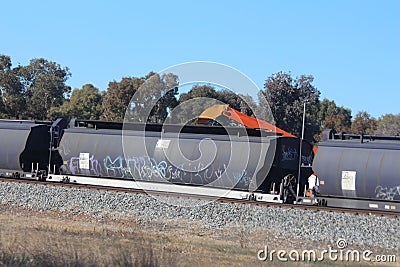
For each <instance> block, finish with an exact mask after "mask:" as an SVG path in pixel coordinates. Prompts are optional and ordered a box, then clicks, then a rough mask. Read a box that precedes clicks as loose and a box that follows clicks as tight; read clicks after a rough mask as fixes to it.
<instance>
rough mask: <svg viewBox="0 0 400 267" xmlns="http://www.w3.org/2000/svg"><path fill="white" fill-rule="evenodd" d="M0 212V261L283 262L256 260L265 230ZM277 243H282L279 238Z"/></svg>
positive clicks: (26, 263)
mask: <svg viewBox="0 0 400 267" xmlns="http://www.w3.org/2000/svg"><path fill="white" fill-rule="evenodd" d="M0 212H1V215H0V266H191V267H194V266H249V265H251V266H286V265H287V263H283V262H278V261H274V263H273V264H271V262H260V261H258V260H257V251H258V249H260V248H262V244H263V243H265V235H268V234H269V233H266V232H265V230H264V231H263V232H262V233H260V232H253V233H252V232H251V231H249V230H248V229H247V230H246V228H244V227H243V226H238V227H236V228H232V229H230V230H222V231H215V230H207V229H204V228H202V227H201V225H194V224H193V223H190V224H188V223H184V222H179V221H169V222H160V223H152V224H151V225H150V224H149V225H143V224H140V225H139V224H137V223H136V222H135V221H132V220H131V221H128V220H127V221H116V220H111V219H107V218H103V219H102V220H94V219H93V218H92V217H90V216H87V217H85V216H82V215H71V214H66V213H65V214H62V213H51V212H46V213H37V212H33V211H30V210H16V209H13V210H10V209H8V208H6V207H0ZM278 242H279V244H280V245H283V244H284V242H283V240H282V242H281V241H279V240H278ZM279 244H278V243H277V244H274V245H275V246H274V248H278V247H279ZM327 263H328V264H329V262H322V263H313V264H307V263H297V264H296V263H295V264H294V266H325V265H326V264H327ZM332 264H333V265H332ZM332 264H331V265H330V266H336V265H337V263H332ZM292 266H293V264H292ZM341 266H353V264H343V265H341ZM385 266H390V265H385Z"/></svg>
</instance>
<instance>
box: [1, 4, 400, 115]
mask: <svg viewBox="0 0 400 267" xmlns="http://www.w3.org/2000/svg"><path fill="white" fill-rule="evenodd" d="M1 21H2V23H1V24H2V25H1V28H0V29H1V31H0V33H1V35H0V36H1V39H0V40H1V41H0V54H5V55H8V56H10V57H11V59H12V62H13V65H14V66H16V65H17V64H22V65H26V64H28V63H29V60H30V59H32V58H39V57H43V58H45V59H47V60H51V61H55V62H57V63H59V64H60V65H61V66H63V67H65V66H66V67H69V68H70V71H71V73H72V77H71V78H70V79H69V80H68V82H67V83H68V84H69V85H70V86H72V88H81V87H82V86H83V85H84V84H86V83H92V84H94V85H95V86H96V87H98V88H99V89H101V90H105V89H106V88H107V84H108V82H109V81H112V80H117V81H118V80H120V79H121V78H122V77H125V76H143V75H145V74H147V73H148V72H149V71H151V70H153V71H156V72H158V71H161V70H163V69H165V68H167V67H169V66H171V65H175V64H179V63H184V62H188V61H198V60H200V61H213V62H219V63H223V64H226V65H229V66H231V67H233V68H236V69H238V70H240V71H242V72H243V73H245V74H246V75H247V76H249V77H250V78H251V79H252V80H253V81H254V82H255V83H256V84H257V85H258V86H259V87H260V88H262V86H263V84H264V81H265V80H266V79H267V78H268V77H269V76H270V75H271V74H273V73H276V72H279V71H285V72H289V71H290V72H291V73H292V74H293V76H298V75H301V74H309V75H313V76H314V78H315V83H314V84H315V85H316V86H317V88H318V89H319V90H320V91H321V93H322V98H323V97H327V98H329V99H330V100H335V102H336V103H337V104H338V105H343V106H345V107H347V108H350V109H351V110H352V111H353V114H355V113H356V112H357V111H360V110H365V111H367V112H369V113H370V114H371V115H373V116H375V117H379V116H380V115H382V114H386V113H394V114H397V113H400V104H399V100H400V99H399V96H400V84H399V82H398V81H399V77H400V1H397V0H393V1H385V0H382V1H378V0H376V1H368V0H362V1H351V0H348V1H317V0H314V1H304V0H302V1H296V0H292V1H285V0H275V1H267V0H265V1H261V0H259V1H257V0H253V1H217V0H213V1H208V0H205V1H159V2H158V1H138V2H137V1H86V0H80V1H75V0H71V1H54V0H53V1H18V0H15V1H3V2H2V4H1Z"/></svg>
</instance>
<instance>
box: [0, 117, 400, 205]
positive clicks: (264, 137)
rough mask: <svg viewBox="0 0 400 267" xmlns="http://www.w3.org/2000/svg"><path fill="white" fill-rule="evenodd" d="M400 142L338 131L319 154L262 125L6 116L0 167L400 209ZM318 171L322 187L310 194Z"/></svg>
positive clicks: (89, 180) (161, 187)
mask: <svg viewBox="0 0 400 267" xmlns="http://www.w3.org/2000/svg"><path fill="white" fill-rule="evenodd" d="M399 141H400V140H399V138H397V137H390V138H389V137H386V138H381V137H377V136H364V137H361V141H360V139H357V136H355V135H352V136H350V135H347V136H345V135H341V136H338V135H336V134H334V133H332V132H330V133H329V134H327V138H326V141H324V142H321V143H320V144H319V146H318V151H317V153H316V154H315V155H314V151H313V149H314V148H313V146H312V145H311V144H310V143H308V142H306V141H304V140H301V139H299V138H295V137H290V136H282V135H280V134H277V133H274V132H270V131H266V130H262V129H249V128H244V127H218V126H212V127H210V126H178V125H155V124H135V123H125V124H122V123H117V122H103V121H91V120H71V122H70V125H69V127H67V122H66V121H65V120H63V119H58V120H56V121H54V122H46V121H10V120H0V144H1V149H0V175H1V176H5V177H15V178H32V179H38V180H46V179H47V180H48V181H60V182H69V183H82V184H92V185H106V186H114V187H124V188H141V189H145V190H149V191H171V192H176V193H189V194H200V195H210V196H216V197H221V196H223V197H232V198H240V199H243V198H245V199H251V200H257V201H271V202H291V203H296V204H302V205H315V204H318V205H324V206H332V207H333V206H334V207H345V208H363V209H377V210H390V211H394V212H398V211H399V210H400V179H399V176H398V174H399V173H400V169H399V168H400V167H399V166H400V165H399V164H398V163H399V162H400V142H399ZM314 172H316V173H317V174H318V176H319V187H318V188H319V192H318V191H317V192H315V191H314V194H312V195H311V196H310V195H308V196H306V191H307V189H308V187H309V184H308V177H309V176H310V175H312V174H313V173H314ZM316 193H318V194H316Z"/></svg>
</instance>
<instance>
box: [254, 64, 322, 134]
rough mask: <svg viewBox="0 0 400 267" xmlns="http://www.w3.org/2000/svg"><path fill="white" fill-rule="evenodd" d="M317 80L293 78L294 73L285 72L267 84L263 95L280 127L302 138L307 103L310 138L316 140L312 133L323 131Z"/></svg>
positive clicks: (310, 77) (308, 77)
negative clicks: (320, 122)
mask: <svg viewBox="0 0 400 267" xmlns="http://www.w3.org/2000/svg"><path fill="white" fill-rule="evenodd" d="M313 81H314V78H313V76H311V75H301V76H300V77H298V78H292V76H291V74H290V73H284V72H278V73H276V74H273V75H272V76H270V77H269V78H268V79H267V80H266V81H265V84H264V89H265V91H264V92H263V93H264V95H265V97H266V100H267V101H268V104H269V106H270V109H271V112H272V114H273V116H274V119H275V122H276V126H277V127H279V128H281V129H283V130H285V131H287V132H290V133H292V134H294V135H297V136H301V130H302V114H303V104H304V103H306V122H307V130H308V132H309V134H307V136H308V138H307V139H312V134H311V133H312V132H314V131H317V130H318V129H319V125H318V118H317V114H318V109H319V95H320V92H319V90H317V88H316V87H315V86H314V85H313V84H312V83H313ZM260 104H261V103H260Z"/></svg>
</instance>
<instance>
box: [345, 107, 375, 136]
mask: <svg viewBox="0 0 400 267" xmlns="http://www.w3.org/2000/svg"><path fill="white" fill-rule="evenodd" d="M376 129H377V122H376V119H375V118H373V117H371V115H370V114H369V113H368V112H366V111H360V112H358V113H357V114H356V116H355V117H354V120H353V122H352V124H351V132H352V133H355V134H373V133H374V132H375V131H376Z"/></svg>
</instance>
